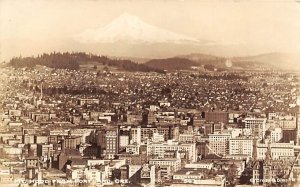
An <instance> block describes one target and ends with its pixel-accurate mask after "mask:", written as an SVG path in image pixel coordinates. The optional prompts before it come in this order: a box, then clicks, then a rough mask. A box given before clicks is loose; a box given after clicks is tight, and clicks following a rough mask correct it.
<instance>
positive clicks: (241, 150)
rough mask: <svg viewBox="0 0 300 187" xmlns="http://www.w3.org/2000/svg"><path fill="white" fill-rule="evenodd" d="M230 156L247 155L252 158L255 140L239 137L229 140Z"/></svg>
mask: <svg viewBox="0 0 300 187" xmlns="http://www.w3.org/2000/svg"><path fill="white" fill-rule="evenodd" d="M229 154H230V155H247V156H249V157H252V154H253V139H252V138H247V137H237V138H232V139H230V140H229Z"/></svg>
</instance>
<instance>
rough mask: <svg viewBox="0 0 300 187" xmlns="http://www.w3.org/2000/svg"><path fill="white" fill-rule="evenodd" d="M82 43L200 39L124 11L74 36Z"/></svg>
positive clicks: (180, 41) (186, 40) (160, 41)
mask: <svg viewBox="0 0 300 187" xmlns="http://www.w3.org/2000/svg"><path fill="white" fill-rule="evenodd" d="M74 39H75V40H76V41H78V42H81V43H115V42H126V43H133V44H137V43H149V44H153V43H176V44H181V43H198V42H200V41H199V40H197V39H195V38H192V37H188V36H185V35H182V34H177V33H174V32H170V31H167V30H165V29H162V28H159V27H156V26H153V25H150V24H148V23H145V22H143V21H142V20H141V19H140V18H138V17H136V16H133V15H130V14H128V13H124V14H122V15H121V16H119V17H118V18H116V19H115V20H113V21H112V22H111V23H110V24H108V25H106V26H105V27H103V28H96V29H88V30H86V31H84V32H83V33H80V34H77V35H75V36H74Z"/></svg>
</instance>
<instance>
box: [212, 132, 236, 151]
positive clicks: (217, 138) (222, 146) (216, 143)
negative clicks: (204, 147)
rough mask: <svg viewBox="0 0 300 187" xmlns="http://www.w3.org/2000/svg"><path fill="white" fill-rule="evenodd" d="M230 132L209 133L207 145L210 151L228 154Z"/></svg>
mask: <svg viewBox="0 0 300 187" xmlns="http://www.w3.org/2000/svg"><path fill="white" fill-rule="evenodd" d="M230 136H231V135H230V134H225V133H224V134H209V135H208V140H209V147H210V148H211V153H214V154H218V155H227V154H229V138H230Z"/></svg>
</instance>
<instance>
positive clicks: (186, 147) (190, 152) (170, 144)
mask: <svg viewBox="0 0 300 187" xmlns="http://www.w3.org/2000/svg"><path fill="white" fill-rule="evenodd" d="M166 151H182V152H184V154H185V156H186V158H187V160H189V161H191V162H195V161H196V160H197V151H196V143H179V142H176V141H172V140H168V141H167V142H150V141H149V142H147V156H156V157H158V158H163V157H164V155H165V152H166Z"/></svg>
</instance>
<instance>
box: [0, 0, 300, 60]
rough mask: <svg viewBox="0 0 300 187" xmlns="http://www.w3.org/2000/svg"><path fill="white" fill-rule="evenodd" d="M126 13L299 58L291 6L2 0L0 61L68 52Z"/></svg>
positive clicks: (276, 2)
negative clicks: (80, 36)
mask: <svg viewBox="0 0 300 187" xmlns="http://www.w3.org/2000/svg"><path fill="white" fill-rule="evenodd" d="M124 12H127V13H129V14H133V15H135V16H137V17H140V18H141V19H142V20H143V21H145V22H147V23H150V24H152V25H155V26H159V27H161V28H164V29H167V30H170V31H173V32H176V33H179V34H184V35H187V36H190V37H194V38H199V39H207V40H213V41H216V42H217V43H220V44H228V43H234V44H243V45H249V46H253V47H255V48H258V49H259V50H260V51H261V53H263V52H271V51H276V52H292V53H300V3H297V2H295V1H289V0H263V1H251V0H249V1H243V0H235V1H227V0H224V1H211V0H207V1H206V0H197V1H196V0H194V1H192V0H161V1H160V0H119V1H117V0H106V1H105V0H102V1H100V0H99V1H97V0H87V1H83V0H77V1H76V0H47V1H46V0H0V52H1V54H0V60H1V61H3V60H8V59H9V58H11V57H12V56H19V55H22V56H27V55H29V56H31V55H36V54H38V53H42V52H50V51H54V50H55V51H60V50H63V51H67V50H68V49H69V47H70V46H66V42H65V41H67V40H70V39H71V36H72V35H74V34H76V33H80V32H82V31H84V30H86V29H93V28H98V27H101V26H105V25H106V24H108V23H110V22H111V21H112V20H113V19H114V18H116V17H118V16H119V15H120V14H122V13H124ZM70 49H71V47H70ZM72 49H74V46H72Z"/></svg>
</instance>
